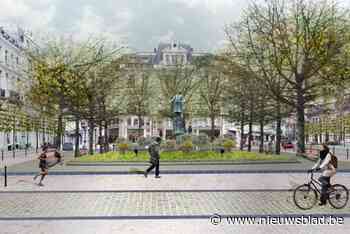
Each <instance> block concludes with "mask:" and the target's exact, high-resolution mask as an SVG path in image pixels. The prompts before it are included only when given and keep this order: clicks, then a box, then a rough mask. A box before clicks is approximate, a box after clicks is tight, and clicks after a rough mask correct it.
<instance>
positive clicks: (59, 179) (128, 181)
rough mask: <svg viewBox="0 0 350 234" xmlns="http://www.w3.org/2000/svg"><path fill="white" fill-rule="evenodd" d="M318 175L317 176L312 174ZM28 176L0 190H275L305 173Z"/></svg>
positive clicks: (344, 176)
mask: <svg viewBox="0 0 350 234" xmlns="http://www.w3.org/2000/svg"><path fill="white" fill-rule="evenodd" d="M316 176H318V175H316ZM32 178H33V177H32V176H9V177H8V187H6V188H4V187H3V182H4V181H3V178H1V179H0V181H1V187H0V191H46V190H50V191H106V190H111V191H114V190H119V191H120V190H124V191H142V190H239V189H243V190H246V189H254V190H276V189H284V190H286V189H291V188H294V187H295V186H297V185H299V184H303V183H305V182H306V181H307V175H306V173H293V174H286V173H283V174H275V173H264V174H254V173H249V174H194V175H188V174H177V175H162V178H161V179H155V178H154V177H153V175H151V174H150V175H149V178H147V179H145V178H144V177H143V176H142V175H75V176H68V175H64V176H51V175H49V176H48V177H47V178H45V181H44V184H45V186H44V187H38V186H37V185H36V184H34V182H33V180H32ZM349 178H350V173H338V174H337V175H336V177H335V180H333V181H332V183H341V184H344V185H346V186H347V187H348V188H350V179H349Z"/></svg>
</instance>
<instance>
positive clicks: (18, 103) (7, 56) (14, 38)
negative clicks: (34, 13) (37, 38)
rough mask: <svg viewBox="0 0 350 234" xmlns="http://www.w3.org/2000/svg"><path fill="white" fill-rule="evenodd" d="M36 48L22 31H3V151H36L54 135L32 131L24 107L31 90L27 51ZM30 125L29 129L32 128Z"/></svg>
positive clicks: (0, 134) (0, 78) (0, 89)
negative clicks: (26, 95) (23, 149)
mask: <svg viewBox="0 0 350 234" xmlns="http://www.w3.org/2000/svg"><path fill="white" fill-rule="evenodd" d="M32 48H37V47H36V45H35V44H34V42H33V40H32V38H31V36H30V35H29V34H28V33H26V32H24V30H22V29H17V30H14V31H10V30H5V28H4V27H0V112H1V119H0V123H1V129H0V144H1V149H2V150H12V148H16V149H20V148H24V147H25V146H29V147H34V146H35V145H41V144H42V143H43V141H46V142H48V141H50V140H51V138H52V137H51V134H48V131H47V132H46V133H43V131H40V132H38V133H37V132H34V131H33V128H32V126H33V123H32V121H29V116H30V115H31V114H33V111H32V110H31V108H30V107H26V106H25V105H23V104H24V96H25V93H26V92H27V91H28V87H29V86H30V78H29V76H28V71H29V62H28V60H27V56H26V53H25V50H27V49H32ZM29 125H30V126H29Z"/></svg>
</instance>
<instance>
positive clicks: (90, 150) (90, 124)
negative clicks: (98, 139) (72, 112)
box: [88, 119, 95, 155]
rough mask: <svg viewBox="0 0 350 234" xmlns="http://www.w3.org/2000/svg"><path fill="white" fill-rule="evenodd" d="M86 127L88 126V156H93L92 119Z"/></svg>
mask: <svg viewBox="0 0 350 234" xmlns="http://www.w3.org/2000/svg"><path fill="white" fill-rule="evenodd" d="M88 126H89V131H88V134H89V154H90V155H93V154H94V127H95V126H94V121H93V120H92V119H89V121H88Z"/></svg>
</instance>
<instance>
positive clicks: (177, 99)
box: [171, 93, 185, 144]
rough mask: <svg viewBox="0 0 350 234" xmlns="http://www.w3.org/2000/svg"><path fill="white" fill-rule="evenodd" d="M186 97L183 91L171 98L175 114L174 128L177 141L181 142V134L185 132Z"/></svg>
mask: <svg viewBox="0 0 350 234" xmlns="http://www.w3.org/2000/svg"><path fill="white" fill-rule="evenodd" d="M184 102H185V100H184V98H183V96H182V95H181V93H179V94H177V95H175V96H174V97H173V98H172V99H171V109H172V112H173V114H174V117H173V129H174V134H175V136H176V142H177V143H178V144H179V143H180V136H181V135H183V134H184V133H185V126H184V118H183V105H184Z"/></svg>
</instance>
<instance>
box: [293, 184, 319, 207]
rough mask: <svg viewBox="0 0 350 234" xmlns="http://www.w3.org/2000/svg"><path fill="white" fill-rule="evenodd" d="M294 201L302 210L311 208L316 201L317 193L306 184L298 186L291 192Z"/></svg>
mask: <svg viewBox="0 0 350 234" xmlns="http://www.w3.org/2000/svg"><path fill="white" fill-rule="evenodd" d="M293 199H294V203H295V205H296V206H297V207H299V208H300V209H302V210H308V209H311V208H312V207H313V206H314V205H315V204H316V202H317V193H316V190H315V189H313V188H312V187H311V186H310V185H308V184H303V185H300V186H298V187H297V188H296V189H295V190H294V194H293Z"/></svg>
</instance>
